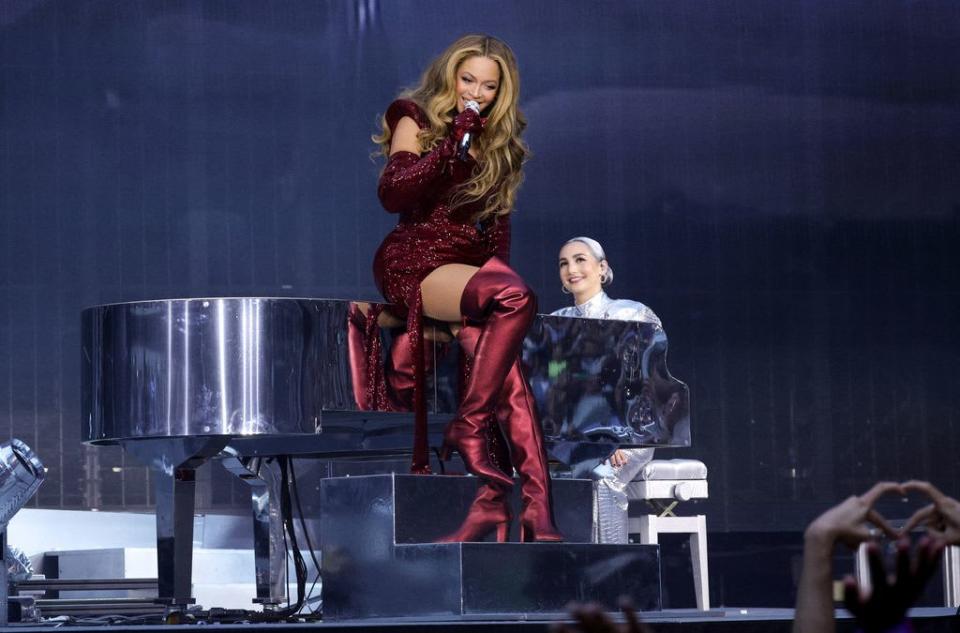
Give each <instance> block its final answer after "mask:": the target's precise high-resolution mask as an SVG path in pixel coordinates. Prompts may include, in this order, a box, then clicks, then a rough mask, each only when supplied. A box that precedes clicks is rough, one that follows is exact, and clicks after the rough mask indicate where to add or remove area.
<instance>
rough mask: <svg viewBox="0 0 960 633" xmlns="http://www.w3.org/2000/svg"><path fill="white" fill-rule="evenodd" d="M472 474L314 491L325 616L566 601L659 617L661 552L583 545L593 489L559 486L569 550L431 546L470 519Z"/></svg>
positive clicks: (556, 546)
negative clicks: (631, 608)
mask: <svg viewBox="0 0 960 633" xmlns="http://www.w3.org/2000/svg"><path fill="white" fill-rule="evenodd" d="M476 487H477V479H475V478H473V477H442V476H414V475H370V476H362V477H337V478H331V479H325V480H323V482H322V483H321V507H322V513H321V529H320V532H321V535H322V537H321V539H322V546H321V549H322V551H323V572H322V573H323V605H324V606H323V609H324V617H325V618H326V619H332V620H335V619H357V618H372V617H400V616H402V617H406V618H409V617H418V618H422V617H429V616H486V617H491V616H502V615H503V614H525V615H526V614H542V613H562V611H563V609H564V606H565V605H566V604H567V603H569V602H571V601H594V602H600V603H602V604H605V605H607V606H609V607H610V608H615V606H616V604H615V603H616V600H617V597H618V596H619V595H629V596H630V597H631V598H632V599H633V600H634V602H635V603H636V604H637V605H638V606H639V607H640V608H642V609H645V610H658V609H659V608H660V559H659V548H658V547H657V546H656V545H595V544H591V543H589V540H590V524H591V512H590V508H591V499H592V487H591V483H590V482H589V481H585V480H558V481H556V482H554V496H555V499H556V500H557V504H556V506H557V507H558V508H565V509H566V510H565V512H564V513H562V514H561V515H560V516H558V517H557V523H558V527H559V528H560V529H561V531H563V532H564V534H565V535H566V536H567V538H568V542H567V543H523V544H521V543H502V544H501V543H462V544H461V543H456V544H444V545H438V544H434V543H433V542H432V541H434V540H435V539H436V538H437V537H439V536H442V535H443V534H446V533H448V532H451V531H453V530H454V529H456V527H457V526H458V525H459V523H460V521H461V520H462V519H463V517H464V516H465V515H466V511H467V508H468V506H469V504H470V501H471V500H472V498H473V495H474V493H475V492H476Z"/></svg>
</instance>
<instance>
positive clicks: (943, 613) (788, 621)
mask: <svg viewBox="0 0 960 633" xmlns="http://www.w3.org/2000/svg"><path fill="white" fill-rule="evenodd" d="M643 615H644V620H645V621H646V622H647V623H648V624H650V625H651V627H652V628H653V630H654V632H655V633H668V632H669V633H680V632H681V631H682V632H683V633H789V631H790V629H791V625H792V621H793V610H792V609H730V608H724V609H713V610H711V611H708V612H701V611H695V610H687V609H679V610H664V611H660V612H656V613H653V612H648V613H645V614H643ZM911 617H912V618H913V625H914V628H915V629H916V631H917V633H956V632H957V631H960V620H958V619H957V616H956V613H955V610H954V609H947V608H935V607H925V608H922V609H915V610H913V611H912V612H911ZM566 621H569V620H567V619H566V618H565V617H562V616H560V615H559V614H558V615H557V617H555V618H553V619H551V618H549V617H545V616H542V615H538V616H537V617H536V619H524V618H523V616H518V615H511V616H507V617H503V618H496V617H493V616H490V617H486V618H483V619H480V618H459V619H456V620H451V619H449V618H447V619H441V618H434V619H430V618H418V619H412V618H411V619H404V618H391V619H389V620H386V619H384V620H354V621H350V622H308V623H296V622H291V623H276V624H264V623H258V624H251V623H232V624H216V625H214V626H216V630H217V633H250V632H251V631H264V630H276V631H292V630H296V631H298V632H303V633H306V632H309V631H322V632H323V633H334V632H337V631H343V632H345V633H347V632H349V633H401V632H405V631H410V632H413V631H451V632H453V633H539V632H544V633H545V632H546V631H548V630H549V628H550V625H551V624H554V623H557V622H566ZM207 626H211V625H210V624H180V625H149V624H126V623H116V624H110V625H104V624H100V625H96V626H93V625H88V624H65V623H62V622H58V623H55V624H48V625H32V624H15V625H11V626H8V627H6V628H5V629H3V630H8V631H9V630H18V631H37V632H40V631H54V630H56V631H58V632H60V631H64V630H70V631H77V632H78V633H79V632H80V631H89V632H90V633H94V632H103V631H107V630H109V631H111V632H114V633H122V632H126V631H129V632H137V631H141V632H143V631H164V632H168V631H169V632H173V631H181V632H182V631H185V630H191V629H194V628H199V627H207ZM856 630H857V627H856V625H855V622H854V621H853V620H852V619H850V618H848V617H846V616H845V615H842V614H838V617H837V633H853V632H854V631H856Z"/></svg>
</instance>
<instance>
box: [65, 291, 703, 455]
mask: <svg viewBox="0 0 960 633" xmlns="http://www.w3.org/2000/svg"><path fill="white" fill-rule="evenodd" d="M370 305H371V304H364V303H357V302H348V301H338V300H330V299H294V298H268V297H240V298H198V299H172V300H158V301H140V302H132V303H116V304H107V305H101V306H96V307H92V308H88V309H86V310H84V311H83V313H82V415H83V418H82V420H83V422H82V424H83V428H82V436H83V440H84V441H86V442H91V443H116V442H123V441H127V440H133V439H143V438H169V437H190V436H204V435H228V436H231V437H233V438H235V440H234V442H233V443H236V442H240V443H243V441H244V440H256V442H257V443H258V445H261V446H262V445H264V443H267V444H270V443H271V440H276V439H277V438H281V439H282V440H283V441H282V442H280V443H279V444H276V443H274V445H275V446H277V449H276V450H282V451H283V452H331V451H332V452H337V451H352V452H373V453H389V452H403V451H406V450H409V448H410V443H411V436H412V428H413V426H412V419H413V416H412V413H411V412H410V411H409V410H408V409H407V407H406V404H405V403H407V402H409V394H403V393H393V392H391V391H390V388H391V385H392V384H393V383H392V382H391V381H389V380H385V376H384V372H390V371H391V368H390V365H389V362H385V359H386V358H387V357H388V355H389V350H390V346H391V345H392V342H393V335H394V334H395V331H394V330H391V329H390V327H389V325H391V324H389V323H386V324H385V323H383V320H381V323H380V324H378V323H373V322H370V321H369V320H368V318H367V314H368V312H369V307H370ZM384 325H386V327H384ZM666 351H667V340H666V336H665V335H664V334H663V332H662V331H659V330H656V329H655V328H653V327H651V326H649V325H646V324H643V323H634V322H625V321H608V320H596V319H574V318H567V317H552V316H538V317H537V319H536V321H535V323H534V325H533V327H532V328H531V332H530V335H529V336H528V338H527V340H526V341H525V344H524V351H523V359H524V361H525V364H526V366H527V369H528V377H529V379H530V383H531V386H532V387H533V391H534V393H535V396H536V399H537V405H538V408H539V411H540V414H541V418H542V420H543V424H544V429H545V434H546V436H547V439H548V442H549V443H551V444H552V446H553V451H552V452H553V453H554V456H555V457H557V458H558V459H561V461H564V462H567V463H569V461H568V460H569V459H570V457H571V456H573V457H576V456H575V455H574V454H575V453H577V452H578V451H580V452H583V451H588V452H592V453H597V454H600V453H605V452H609V451H610V450H611V449H610V446H611V444H624V445H638V444H642V445H657V446H687V445H689V444H690V426H689V391H688V389H687V387H686V385H684V384H683V383H682V382H680V381H678V380H676V379H674V378H673V377H672V376H670V374H669V371H668V370H667V367H666ZM432 356H433V358H434V359H435V363H434V366H433V368H432V369H431V372H430V374H429V376H428V380H427V383H428V410H429V411H430V414H431V416H430V434H431V440H433V439H434V438H435V439H436V442H432V443H434V445H439V440H440V436H441V433H442V431H443V427H444V426H445V425H446V423H447V422H448V421H449V419H450V417H451V416H452V415H453V414H454V412H455V408H456V402H457V398H456V394H457V392H458V384H457V382H458V379H459V375H460V372H459V362H458V350H457V347H456V345H452V344H451V345H435V347H434V350H433V355H432ZM587 445H599V446H597V448H596V449H590V448H588V447H587Z"/></svg>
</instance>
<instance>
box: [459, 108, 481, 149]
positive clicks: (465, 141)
mask: <svg viewBox="0 0 960 633" xmlns="http://www.w3.org/2000/svg"><path fill="white" fill-rule="evenodd" d="M463 107H464V108H465V109H466V108H469V109H470V110H473V111H474V112H476V113H477V114H480V106H479V104H477V102H476V101H473V100H472V99H471V100H470V101H467V102H466V103H464V104H463ZM470 140H471V139H470V132H467V133H466V134H464V135H463V138H462V139H460V147H459V148H458V150H457V158H459V159H460V160H467V152H469V151H470Z"/></svg>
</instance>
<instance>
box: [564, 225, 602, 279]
mask: <svg viewBox="0 0 960 633" xmlns="http://www.w3.org/2000/svg"><path fill="white" fill-rule="evenodd" d="M571 242H580V243H581V244H583V245H584V246H586V247H587V248H588V249H590V254H591V255H593V256H594V257H595V258H596V260H597V261H598V262H607V274H606V275H604V276H603V278H601V280H600V283H601V284H603V285H604V286H606V285H608V284H612V283H613V268H612V267H611V266H610V262H609V261H607V254H606V253H604V252H603V246H601V245H600V242H598V241H597V240H595V239H593V238H592V237H583V236H581V237H573V238H570V239H569V240H567V241H566V242H564V243H563V246H566V245H567V244H570V243H571ZM561 248H562V247H561Z"/></svg>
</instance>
